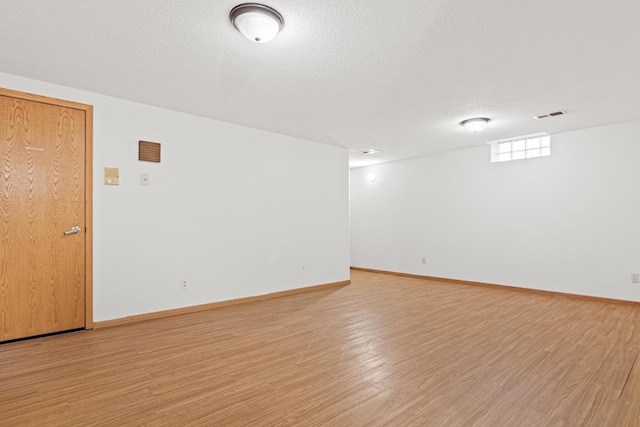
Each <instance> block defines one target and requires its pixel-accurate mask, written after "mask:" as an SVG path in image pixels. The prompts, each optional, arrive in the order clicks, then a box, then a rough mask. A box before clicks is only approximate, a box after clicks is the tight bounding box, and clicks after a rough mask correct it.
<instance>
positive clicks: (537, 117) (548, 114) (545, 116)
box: [533, 111, 564, 120]
mask: <svg viewBox="0 0 640 427" xmlns="http://www.w3.org/2000/svg"><path fill="white" fill-rule="evenodd" d="M563 114H564V111H554V112H553V113H547V114H540V115H539V116H533V118H534V119H536V120H542V119H548V118H549V117H556V116H562V115H563Z"/></svg>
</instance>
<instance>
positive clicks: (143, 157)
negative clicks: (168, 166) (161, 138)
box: [138, 141, 160, 163]
mask: <svg viewBox="0 0 640 427" xmlns="http://www.w3.org/2000/svg"><path fill="white" fill-rule="evenodd" d="M138 160H140V161H141V162H154V163H160V143H158V142H149V141H138Z"/></svg>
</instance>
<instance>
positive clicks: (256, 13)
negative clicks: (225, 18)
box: [229, 3, 284, 43]
mask: <svg viewBox="0 0 640 427" xmlns="http://www.w3.org/2000/svg"><path fill="white" fill-rule="evenodd" d="M229 19H230V20H231V22H232V23H233V25H234V27H236V29H237V30H238V31H240V33H241V34H242V35H243V36H245V37H246V38H248V39H249V40H251V41H254V42H256V43H266V42H269V41H271V40H273V39H274V38H275V36H277V35H278V33H279V32H280V30H282V28H283V27H284V19H283V18H282V15H280V14H279V13H278V11H277V10H275V9H273V8H271V7H269V6H265V5H263V4H258V3H243V4H239V5H238V6H236V7H234V8H233V9H231V12H229Z"/></svg>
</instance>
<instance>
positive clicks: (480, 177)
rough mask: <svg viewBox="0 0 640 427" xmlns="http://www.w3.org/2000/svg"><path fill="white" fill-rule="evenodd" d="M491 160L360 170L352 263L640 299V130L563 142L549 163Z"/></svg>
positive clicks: (562, 138)
mask: <svg viewBox="0 0 640 427" xmlns="http://www.w3.org/2000/svg"><path fill="white" fill-rule="evenodd" d="M489 157H490V150H489V146H484V147H479V148H474V149H468V150H462V151H455V152H449V153H444V154H440V155H434V156H428V157H422V158H416V159H411V160H406V161H399V162H394V163H388V164H382V165H377V166H371V167H364V168H357V169H353V170H352V171H351V239H352V241H351V264H352V265H353V266H357V267H365V268H373V269H380V270H389V271H396V272H404V273H411V274H418V275H426V276H437V277H445V278H453V279H460V280H471V281H479V282H488V283H495V284H504V285H512V286H519V287H524V288H535V289H543V290H552V291H558V292H567V293H574V294H583V295H592V296H601V297H607V298H616V299H626V300H635V301H640V285H638V284H631V280H630V274H631V273H632V272H640V249H639V245H640V122H630V123H623V124H617V125H611V126H605V127H599V128H593V129H585V130H580V131H575V132H567V133H563V134H556V135H552V154H551V157H548V158H540V159H532V160H522V161H515V162H508V163H493V164H492V163H490V161H489ZM371 171H375V172H376V173H377V174H378V179H377V180H376V181H375V182H373V183H370V182H368V181H367V180H366V175H367V174H368V173H369V172H371ZM422 257H425V258H426V264H424V265H423V264H422V263H421V258H422Z"/></svg>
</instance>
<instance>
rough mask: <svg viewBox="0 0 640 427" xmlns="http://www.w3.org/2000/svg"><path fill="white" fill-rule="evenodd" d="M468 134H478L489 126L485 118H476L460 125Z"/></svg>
mask: <svg viewBox="0 0 640 427" xmlns="http://www.w3.org/2000/svg"><path fill="white" fill-rule="evenodd" d="M460 124H461V125H462V126H463V127H464V128H465V129H466V130H468V131H469V132H473V133H476V132H480V131H481V130H483V129H484V128H486V127H487V125H488V124H489V119H487V118H485V117H476V118H475V119H467V120H464V121H463V122H461V123H460Z"/></svg>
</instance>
